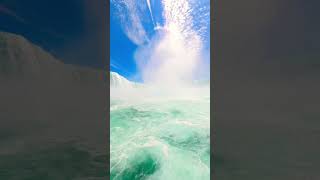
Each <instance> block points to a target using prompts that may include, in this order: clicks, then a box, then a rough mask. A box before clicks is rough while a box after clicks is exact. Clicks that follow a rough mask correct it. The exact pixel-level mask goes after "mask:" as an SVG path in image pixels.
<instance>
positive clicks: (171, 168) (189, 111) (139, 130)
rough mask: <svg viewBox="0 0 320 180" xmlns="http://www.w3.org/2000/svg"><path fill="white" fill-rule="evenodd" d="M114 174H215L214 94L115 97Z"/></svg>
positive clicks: (189, 178)
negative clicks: (144, 98)
mask: <svg viewBox="0 0 320 180" xmlns="http://www.w3.org/2000/svg"><path fill="white" fill-rule="evenodd" d="M110 103H111V104H110V116H111V122H110V124H111V132H110V134H111V135H110V143H111V144H110V148H111V154H110V155H111V156H110V160H111V167H110V168H111V169H110V172H111V179H113V180H134V179H148V180H149V179H150V180H180V179H181V180H206V179H210V100H209V97H203V98H194V99H191V98H190V99H174V98H173V99H167V100H153V101H143V102H139V101H136V102H130V103H129V101H124V100H114V99H113V100H111V102H110Z"/></svg>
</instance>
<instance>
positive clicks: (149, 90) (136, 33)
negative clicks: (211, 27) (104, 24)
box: [111, 0, 209, 100]
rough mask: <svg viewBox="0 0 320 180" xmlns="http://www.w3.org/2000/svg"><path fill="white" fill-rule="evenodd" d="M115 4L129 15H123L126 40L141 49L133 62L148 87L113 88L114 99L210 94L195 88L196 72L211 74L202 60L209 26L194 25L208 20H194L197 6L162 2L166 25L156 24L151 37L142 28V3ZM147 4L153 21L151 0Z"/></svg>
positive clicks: (123, 0)
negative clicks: (204, 34) (205, 35)
mask: <svg viewBox="0 0 320 180" xmlns="http://www.w3.org/2000/svg"><path fill="white" fill-rule="evenodd" d="M113 3H118V4H122V6H121V7H122V9H121V10H122V11H120V13H121V12H128V13H125V14H122V15H121V17H122V20H123V21H122V24H123V27H124V32H125V33H126V34H127V36H128V37H129V38H130V39H131V40H132V42H135V43H136V44H137V45H139V47H138V49H137V50H136V52H135V54H134V58H135V60H136V64H137V66H138V69H139V72H140V74H141V75H142V79H143V82H144V84H145V85H144V86H143V87H144V88H120V87H117V88H112V89H113V90H112V91H111V93H112V97H118V98H124V97H126V98H129V97H131V99H138V100H139V99H146V98H147V97H149V96H150V97H149V98H152V97H168V98H169V97H187V96H189V97H190V95H193V96H198V95H200V94H202V95H205V94H207V95H208V94H209V92H208V91H207V89H209V86H201V87H195V86H194V80H196V79H197V78H198V77H197V76H196V74H197V72H201V71H208V68H207V67H203V61H202V60H201V58H203V57H205V55H203V54H202V52H203V51H202V49H203V46H204V37H203V34H202V32H203V31H204V29H206V28H207V26H208V24H206V23H202V24H200V25H199V24H197V26H196V25H195V24H194V20H195V19H194V18H197V19H196V20H197V21H199V22H202V21H201V18H206V17H203V16H201V15H199V16H198V17H194V15H195V14H196V13H195V11H196V10H197V9H195V7H196V6H193V5H192V4H191V2H190V1H188V0H162V5H163V13H162V16H163V18H164V24H163V25H162V26H160V25H158V23H157V22H153V24H155V23H156V24H157V26H156V27H154V29H155V35H153V37H148V36H147V33H146V31H145V30H144V28H143V25H142V22H143V20H142V19H141V18H144V16H142V14H143V13H142V11H143V10H144V5H142V4H139V3H142V1H139V0H138V1H134V0H121V1H113ZM145 4H146V6H145V7H147V8H146V10H147V11H149V12H150V16H151V18H152V21H153V14H152V8H151V5H150V0H146V1H145ZM119 7H120V6H119ZM123 9H125V11H124V10H123ZM207 15H208V14H207ZM123 16H127V17H126V18H124V17H123ZM199 18H200V19H199ZM124 20H126V21H124ZM207 57H209V56H207ZM115 89H116V90H115ZM204 89H205V90H204ZM149 98H148V99H149Z"/></svg>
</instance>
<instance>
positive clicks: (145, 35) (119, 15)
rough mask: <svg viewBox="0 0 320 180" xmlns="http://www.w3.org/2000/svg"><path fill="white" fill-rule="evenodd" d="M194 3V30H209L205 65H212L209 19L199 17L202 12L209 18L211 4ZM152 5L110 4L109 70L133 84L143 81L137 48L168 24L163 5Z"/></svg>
mask: <svg viewBox="0 0 320 180" xmlns="http://www.w3.org/2000/svg"><path fill="white" fill-rule="evenodd" d="M180 1H183V0H180ZM191 1H194V2H196V3H197V5H198V7H197V8H194V9H195V10H194V11H193V14H192V15H193V16H194V18H195V19H196V20H195V23H194V27H195V28H198V29H200V28H201V27H200V26H204V25H203V24H205V26H206V27H205V28H206V31H204V32H203V33H202V34H201V35H202V36H203V39H204V40H203V43H204V45H203V49H202V51H203V52H206V53H207V54H206V55H204V57H206V58H205V60H204V61H207V62H205V63H207V65H209V63H210V62H209V61H210V60H209V59H210V57H209V55H208V53H209V48H210V42H209V39H210V30H209V23H210V22H209V17H208V16H207V17H204V18H201V19H198V18H197V16H199V14H200V13H201V14H204V12H200V11H201V10H202V11H206V13H208V14H209V8H208V7H209V5H210V4H209V3H210V0H200V1H195V0H191ZM198 2H201V3H198ZM149 3H150V6H148V0H123V1H117V0H110V4H111V6H110V70H111V71H114V72H118V73H119V74H120V75H122V76H124V77H126V78H127V79H129V80H132V81H142V76H141V72H139V69H138V67H137V65H136V62H135V59H134V54H135V52H136V50H137V48H139V46H141V45H143V44H146V43H147V42H148V40H149V38H152V37H153V36H154V35H155V33H156V30H155V29H156V27H157V26H163V25H164V23H165V18H164V17H163V4H162V1H160V0H149ZM197 9H199V10H197ZM150 11H151V12H150ZM204 21H206V22H204ZM197 26H199V27H197ZM208 71H209V70H208Z"/></svg>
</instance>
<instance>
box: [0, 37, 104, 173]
mask: <svg viewBox="0 0 320 180" xmlns="http://www.w3.org/2000/svg"><path fill="white" fill-rule="evenodd" d="M103 73H104V72H103V71H101V70H95V69H92V68H87V67H80V66H76V65H66V64H64V63H63V62H62V61H60V60H57V59H56V58H55V57H53V56H52V55H50V54H49V53H47V52H46V51H44V50H43V49H41V48H40V47H38V46H36V45H34V44H32V43H30V42H29V41H28V40H26V39H25V38H23V37H21V36H19V35H14V34H10V33H4V32H0V123H1V126H0V140H1V141H0V162H4V163H2V164H0V169H7V171H8V173H7V174H1V173H0V179H28V178H29V179H33V177H38V175H39V177H40V176H41V173H42V174H43V167H44V166H45V167H46V168H47V169H48V172H47V174H50V176H54V177H60V178H58V179H65V177H70V179H73V178H76V177H79V178H84V179H86V178H88V177H92V178H93V177H95V178H99V177H104V179H105V178H106V174H104V172H107V171H105V169H107V168H109V167H106V164H107V163H105V160H103V159H104V158H106V156H107V155H106V153H107V137H108V130H109V126H108V124H109V123H107V121H106V119H107V111H108V109H107V104H108V98H107V93H106V88H108V86H107V84H106V81H105V80H104V79H105V78H103V75H105V74H103ZM60 147H61V148H62V149H65V148H66V150H65V151H64V150H63V151H60V150H56V149H57V148H58V149H59V148H60ZM69 147H70V148H69ZM69 149H71V151H70V153H69ZM73 149H75V150H73ZM78 151H79V152H80V151H81V153H82V154H84V155H85V156H83V157H82V156H81V157H80V159H81V158H84V159H82V160H81V161H82V164H83V165H84V166H83V170H81V168H82V166H81V165H79V163H78V161H79V158H75V159H74V158H69V159H68V158H67V159H63V158H62V159H61V161H63V162H64V163H63V164H64V165H63V166H61V168H59V167H56V166H54V161H55V158H51V157H52V155H50V153H54V154H55V156H57V158H61V157H65V154H66V153H67V154H69V155H70V157H73V156H74V153H73V152H78ZM39 152H44V153H47V152H48V156H47V155H44V156H39V157H38V154H39ZM49 152H50V153H49ZM40 154H41V153H40ZM69 155H68V157H69ZM31 156H32V158H30V159H28V158H27V159H25V158H24V157H31ZM20 157H21V158H20ZM43 157H48V158H43ZM91 157H92V158H91ZM96 157H97V158H98V159H97V158H96ZM101 158H102V160H100V159H101ZM37 159H38V160H39V161H38V160H37ZM94 159H95V160H94ZM34 161H37V162H35V164H36V165H35V167H33V170H32V171H33V172H34V173H31V172H29V171H27V170H26V169H24V168H25V167H24V166H23V165H22V164H26V165H27V164H32V163H33V162H34ZM51 161H52V162H51ZM96 161H98V162H96ZM51 165H53V166H51ZM88 165H89V166H90V167H89V166H88ZM66 166H68V167H70V172H65V170H64V169H63V167H66ZM80 166H81V167H80ZM86 166H87V167H88V168H85V167H86ZM9 167H10V168H9ZM77 168H78V170H76V171H75V169H77ZM79 168H80V169H79ZM86 169H87V170H88V171H87V170H86ZM90 169H91V170H92V169H98V170H99V172H94V171H91V170H90ZM51 170H52V171H51ZM100 170H102V171H100ZM45 171H47V170H45ZM71 171H72V173H71ZM81 171H82V173H81ZM10 173H12V174H10ZM37 173H38V174H37ZM31 176H32V177H31ZM41 177H42V176H41ZM41 179H50V177H47V178H45V177H44V178H41ZM51 179H55V178H52V177H51Z"/></svg>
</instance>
